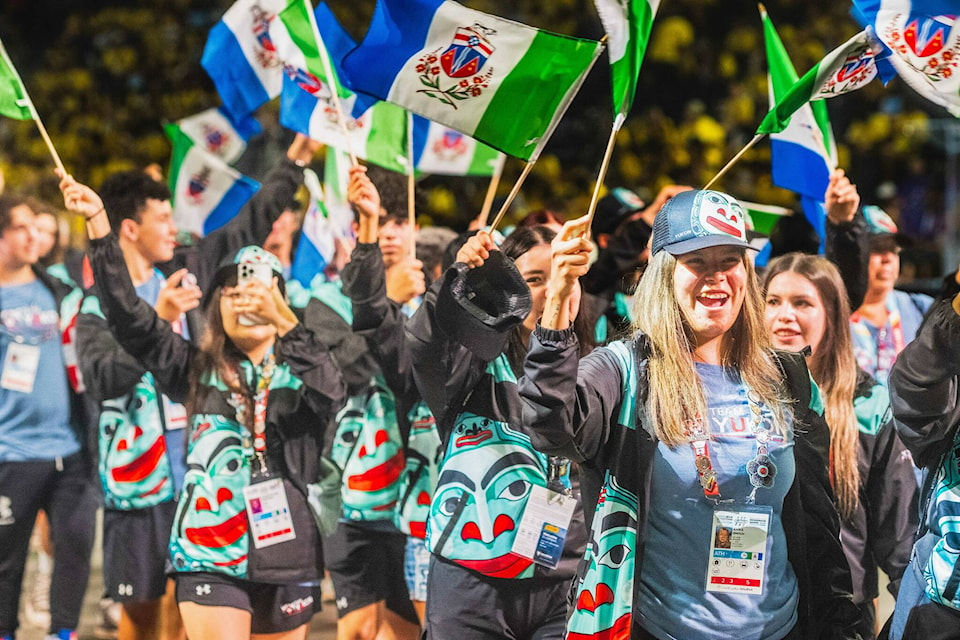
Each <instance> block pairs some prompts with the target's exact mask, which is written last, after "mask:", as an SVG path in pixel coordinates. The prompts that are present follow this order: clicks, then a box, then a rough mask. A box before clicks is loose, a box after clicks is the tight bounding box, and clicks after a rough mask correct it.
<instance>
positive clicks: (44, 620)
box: [23, 571, 51, 629]
mask: <svg viewBox="0 0 960 640" xmlns="http://www.w3.org/2000/svg"><path fill="white" fill-rule="evenodd" d="M50 577H51V574H50V573H49V572H42V571H37V573H36V575H35V576H34V580H33V587H32V588H31V589H30V594H29V596H28V597H27V601H26V602H25V603H24V606H23V614H24V617H25V618H26V622H27V624H29V625H31V626H34V627H40V628H41V629H49V628H50Z"/></svg>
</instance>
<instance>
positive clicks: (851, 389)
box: [763, 253, 860, 519]
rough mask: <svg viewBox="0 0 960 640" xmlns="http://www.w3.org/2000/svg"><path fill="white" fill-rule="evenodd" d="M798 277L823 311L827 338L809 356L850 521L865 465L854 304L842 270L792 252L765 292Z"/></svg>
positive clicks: (770, 272)
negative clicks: (860, 451)
mask: <svg viewBox="0 0 960 640" xmlns="http://www.w3.org/2000/svg"><path fill="white" fill-rule="evenodd" d="M788 272H790V273H796V274H797V275H799V276H802V277H803V278H805V279H806V280H807V281H809V282H810V284H812V285H813V286H814V288H815V289H816V290H817V293H818V294H819V296H820V302H821V304H822V305H823V308H824V328H823V337H821V338H820V344H817V345H811V347H813V348H814V353H813V357H812V358H810V373H811V374H812V375H813V379H814V381H815V382H816V383H817V385H819V387H820V391H821V393H822V395H823V398H824V414H825V415H824V418H825V419H826V421H827V425H828V426H829V427H830V482H831V484H832V485H833V489H834V493H835V494H836V498H837V508H838V510H839V511H840V515H842V516H843V517H844V519H849V518H850V517H851V516H852V515H853V513H854V511H855V510H856V508H857V504H858V503H859V501H860V467H859V466H858V460H857V446H858V443H859V429H858V426H857V416H856V413H855V412H854V409H853V399H854V395H855V394H856V390H857V375H858V366H857V360H856V357H855V356H854V354H853V340H852V339H851V338H850V330H849V328H848V327H849V325H848V320H849V318H850V304H849V302H848V301H847V289H846V287H845V286H844V284H843V279H842V278H841V277H840V272H839V271H837V268H836V267H835V266H834V265H833V263H831V262H830V261H829V260H827V259H826V258H823V257H821V256H813V255H806V254H802V253H788V254H786V255H784V256H780V257H779V258H777V259H776V260H774V261H773V262H771V263H770V267H769V268H768V269H767V273H766V277H765V278H764V283H763V288H764V290H766V289H767V288H768V287H769V286H770V283H771V282H772V281H773V279H774V278H775V277H777V276H778V275H780V274H781V273H788Z"/></svg>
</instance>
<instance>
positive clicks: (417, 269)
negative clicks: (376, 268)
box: [387, 258, 427, 304]
mask: <svg viewBox="0 0 960 640" xmlns="http://www.w3.org/2000/svg"><path fill="white" fill-rule="evenodd" d="M426 290H427V281H426V278H425V277H424V275H423V263H422V262H420V261H419V260H417V259H416V258H407V259H406V260H403V261H401V262H397V263H396V264H394V265H392V266H391V267H390V268H389V269H387V297H388V298H390V299H391V300H393V301H394V302H399V303H400V304H404V303H405V302H409V301H410V300H413V299H414V298H416V297H417V296H422V295H423V292H424V291H426Z"/></svg>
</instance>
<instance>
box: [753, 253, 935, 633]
mask: <svg viewBox="0 0 960 640" xmlns="http://www.w3.org/2000/svg"><path fill="white" fill-rule="evenodd" d="M763 288H764V290H765V292H766V312H765V319H766V325H767V330H768V331H769V333H770V337H771V340H772V341H773V346H774V347H776V348H778V349H783V350H786V351H801V350H803V349H807V348H809V349H810V356H809V364H810V372H811V375H812V376H813V379H814V381H815V382H816V383H817V384H818V385H819V387H820V390H821V393H822V396H823V404H824V415H825V417H826V419H827V424H828V425H829V426H830V468H831V480H832V484H833V488H834V492H835V494H836V497H837V506H838V509H839V511H840V515H841V517H842V518H843V522H842V528H841V530H840V540H841V542H842V543H843V549H844V552H845V554H846V556H847V561H848V562H849V564H850V571H851V574H852V577H853V592H854V602H855V603H856V604H857V605H858V606H859V608H860V613H861V624H860V627H859V629H860V635H861V636H862V637H863V638H864V640H869V639H871V638H874V637H876V631H877V629H876V626H877V624H876V623H877V622H878V621H877V620H876V607H875V603H874V599H875V598H876V597H877V596H878V595H879V594H878V592H877V569H878V567H879V568H881V569H883V571H884V572H885V573H886V574H887V576H888V578H889V580H890V584H889V586H888V589H889V590H890V592H891V593H892V594H893V596H894V597H896V595H897V591H898V589H899V585H900V577H901V576H902V575H903V571H904V569H905V567H906V566H907V562H908V561H909V560H910V550H911V548H912V546H913V534H914V532H915V531H916V525H917V522H916V520H917V517H916V511H917V485H916V481H915V479H914V474H913V469H914V467H913V460H912V458H911V457H910V455H909V453H908V452H907V451H906V449H905V447H904V445H903V443H902V442H901V441H900V438H899V437H898V436H897V434H896V431H895V429H894V426H893V419H892V415H891V413H890V399H889V394H888V393H887V391H886V389H884V387H882V386H881V385H880V384H878V383H877V382H876V380H874V379H873V378H872V377H871V376H870V375H869V374H868V373H866V372H865V371H863V369H861V368H860V367H858V366H857V362H856V359H855V358H854V355H853V346H852V343H851V338H850V333H849V332H848V331H847V330H846V318H848V317H849V309H850V307H849V305H848V303H847V294H846V290H845V288H844V286H843V282H842V281H841V279H840V273H839V271H838V270H837V268H836V267H835V266H834V265H833V264H832V263H831V262H830V261H828V260H827V259H826V258H823V257H821V256H813V255H805V254H800V253H790V254H787V255H784V256H781V257H778V258H776V259H775V260H773V261H772V262H771V263H770V265H769V266H768V267H767V271H766V273H765V279H764V284H763ZM881 622H882V621H881Z"/></svg>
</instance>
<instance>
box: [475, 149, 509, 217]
mask: <svg viewBox="0 0 960 640" xmlns="http://www.w3.org/2000/svg"><path fill="white" fill-rule="evenodd" d="M505 162H506V157H505V156H501V157H500V161H499V162H497V166H496V168H495V169H494V170H493V175H492V176H490V185H489V186H488V187H487V195H486V196H485V197H484V199H483V208H482V209H480V216H479V217H478V218H477V222H479V223H480V228H481V229H483V228H484V227H485V226H487V218H489V217H490V209H491V208H492V207H493V199H494V198H495V197H496V195H497V187H499V186H500V177H501V176H502V175H503V165H504V164H505Z"/></svg>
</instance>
